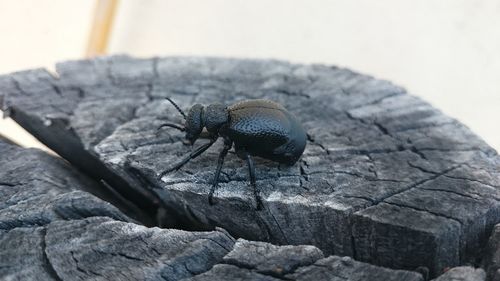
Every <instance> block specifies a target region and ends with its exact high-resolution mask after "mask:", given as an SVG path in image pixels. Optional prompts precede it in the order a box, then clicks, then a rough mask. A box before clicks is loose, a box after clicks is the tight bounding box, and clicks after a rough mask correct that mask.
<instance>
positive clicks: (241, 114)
mask: <svg viewBox="0 0 500 281" xmlns="http://www.w3.org/2000/svg"><path fill="white" fill-rule="evenodd" d="M167 100H168V101H170V103H172V105H173V106H175V108H176V109H177V110H178V111H179V113H180V114H181V115H182V116H183V117H184V119H185V121H186V122H185V125H184V126H182V125H178V124H172V123H165V124H162V125H161V126H160V127H159V128H158V129H161V128H162V127H172V128H176V129H178V130H181V131H183V132H186V139H187V140H188V141H189V142H190V143H191V144H192V145H193V144H194V142H195V141H196V140H197V139H198V138H200V137H206V138H208V139H209V140H210V141H209V142H208V143H206V144H203V145H201V146H200V147H198V148H196V149H195V150H193V151H192V152H191V153H190V154H189V155H187V156H186V157H185V158H183V159H182V160H181V161H180V162H179V163H177V164H176V165H175V166H174V167H172V168H170V169H168V170H166V171H164V172H162V173H161V174H160V176H159V178H160V179H161V178H162V177H163V176H164V175H165V174H166V173H168V172H171V171H174V170H178V169H179V168H181V167H182V166H183V165H184V164H186V163H187V162H188V161H189V160H190V159H193V158H195V157H197V156H198V155H200V154H201V153H203V152H204V151H205V150H207V149H208V148H209V147H210V146H212V144H214V143H215V141H216V140H217V139H218V138H219V137H222V138H223V139H224V148H223V149H222V151H221V152H220V154H219V159H218V161H217V169H216V170H215V175H214V180H213V183H212V188H211V189H210V193H209V195H208V201H209V203H210V204H211V205H212V204H213V194H214V191H215V188H216V187H217V184H218V180H219V175H220V171H221V168H222V164H223V163H224V157H226V155H227V152H228V151H229V149H231V147H232V146H233V144H234V149H235V152H236V155H238V157H239V158H241V159H243V160H246V162H247V165H248V170H249V174H250V183H251V185H252V187H253V192H254V196H255V199H256V201H257V208H258V209H260V208H261V207H262V201H261V198H260V194H259V193H260V192H259V189H258V188H257V185H256V184H255V167H254V164H253V160H252V156H259V157H262V158H265V159H269V160H272V161H276V162H279V163H283V164H286V165H293V164H295V162H297V160H298V159H299V158H300V156H301V155H302V153H303V152H304V149H305V147H306V132H305V130H304V129H303V128H302V125H301V124H300V123H299V121H298V120H297V118H296V117H295V116H293V115H292V114H291V113H290V112H288V111H287V110H286V109H285V108H284V107H283V106H281V105H280V104H278V103H276V102H273V101H270V100H263V99H258V100H244V101H241V102H238V103H236V104H233V105H231V106H229V107H226V106H224V105H222V104H218V103H215V104H210V105H208V106H207V107H204V106H203V105H201V104H195V105H193V106H192V107H191V109H189V112H188V114H187V116H186V114H184V112H183V111H182V109H180V108H179V106H178V105H177V104H175V103H174V102H173V101H172V100H171V99H170V98H167ZM203 128H206V132H203V133H202V130H203Z"/></svg>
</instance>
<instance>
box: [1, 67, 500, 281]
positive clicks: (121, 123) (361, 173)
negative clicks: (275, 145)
mask: <svg viewBox="0 0 500 281" xmlns="http://www.w3.org/2000/svg"><path fill="white" fill-rule="evenodd" d="M57 73H58V76H59V77H57V78H56V77H54V76H52V75H50V74H49V73H47V72H46V71H44V70H40V69H39V70H32V71H26V72H20V73H15V74H12V75H8V76H4V77H2V78H0V95H4V105H3V108H4V109H5V110H7V111H10V113H11V116H12V117H13V118H14V119H15V120H16V121H18V122H19V123H20V124H21V125H23V126H24V127H25V128H27V129H28V130H29V131H30V132H32V133H33V134H34V135H36V136H37V137H38V138H40V139H41V140H42V141H43V142H44V143H46V144H47V145H48V146H49V147H51V148H52V149H54V150H55V151H57V152H58V153H59V154H60V155H62V156H64V157H65V158H66V159H68V160H69V161H71V162H72V163H73V164H75V165H77V166H79V167H81V168H82V169H84V170H86V171H87V172H89V173H91V174H93V175H94V176H95V177H98V178H102V179H104V180H105V181H106V182H107V183H108V184H110V185H111V186H112V187H114V188H115V189H116V190H117V191H118V192H119V193H121V194H122V196H124V197H125V198H127V199H129V200H132V201H134V202H135V203H136V204H137V205H139V206H141V208H142V209H146V210H148V212H149V213H150V214H154V212H155V210H158V209H160V210H161V212H160V213H165V212H164V211H162V209H167V214H170V215H167V216H166V217H167V218H170V219H172V218H174V219H180V221H181V222H182V223H183V225H184V226H185V227H197V228H212V227H214V226H221V227H224V228H226V229H227V230H228V231H229V232H230V233H231V234H233V235H235V236H237V237H244V238H247V239H251V240H264V241H270V242H273V243H278V244H312V245H315V246H317V247H318V248H320V249H321V250H323V251H324V252H325V253H326V254H338V255H349V256H353V257H355V258H356V259H358V260H361V261H367V262H370V263H373V264H377V265H384V266H390V267H394V268H405V269H415V268H416V267H418V266H425V267H428V268H429V270H430V272H431V276H436V275H437V274H439V273H440V272H442V270H443V269H444V268H446V267H452V266H455V265H458V264H460V263H463V262H467V261H470V260H474V259H476V258H477V255H478V254H479V253H478V250H479V249H481V247H482V246H484V244H485V242H486V240H487V235H488V234H489V232H490V230H491V228H492V227H493V225H494V224H495V223H498V222H499V221H500V215H499V211H500V201H499V199H500V190H499V188H500V174H499V170H500V169H499V167H500V160H499V157H498V155H497V153H496V152H495V151H494V150H493V149H492V148H490V147H489V146H488V145H487V144H485V143H484V142H483V141H482V140H481V139H480V138H478V137H477V136H475V135H474V134H473V133H472V132H471V131H470V130H469V129H468V128H466V127H465V126H464V125H462V124H460V123H459V122H457V121H455V120H453V119H452V118H449V117H447V116H445V115H443V114H442V113H441V112H439V111H438V110H436V109H434V108H433V107H431V106H430V105H429V104H427V103H425V102H423V101H421V100H420V99H418V98H416V97H413V96H410V95H407V94H406V93H405V91H404V90H403V89H401V88H399V87H397V86H394V85H392V84H391V83H389V82H386V81H382V80H377V79H374V78H372V77H368V76H364V75H360V74H357V73H354V72H351V71H349V70H346V69H341V68H336V67H329V66H320V65H313V66H307V65H293V64H289V63H285V62H279V61H254V60H233V59H210V58H165V59H156V58H155V59H133V58H129V57H106V58H99V59H95V60H84V61H76V62H66V63H62V64H59V65H58V66H57ZM166 96H170V97H172V98H173V99H174V100H175V101H176V102H177V103H179V104H180V105H181V107H183V108H188V107H189V106H190V105H192V104H194V103H205V104H207V103H211V102H224V103H226V104H231V103H233V102H235V101H238V100H242V99H249V98H269V99H273V100H275V101H277V102H280V103H282V104H283V105H284V106H285V107H286V108H287V109H289V110H290V111H291V112H293V113H295V114H296V115H297V116H298V118H299V119H300V120H301V121H302V123H303V124H304V126H305V128H306V129H307V131H308V135H309V141H308V146H307V148H306V151H305V153H304V155H303V157H302V158H301V160H300V161H299V163H298V164H297V165H295V166H293V167H280V166H279V165H277V164H275V163H272V162H269V161H265V160H262V159H259V160H257V161H256V167H257V179H258V185H259V186H261V189H262V192H263V196H262V197H263V199H264V210H263V211H256V210H255V209H254V206H253V204H254V199H253V196H252V192H251V189H250V187H249V186H248V184H247V171H246V167H245V166H244V163H242V162H241V161H240V160H238V159H237V158H236V157H235V156H234V155H232V154H230V155H229V156H228V157H227V160H226V163H225V165H224V167H223V177H222V181H223V182H222V183H221V184H220V187H219V189H218V190H217V192H216V194H215V198H216V202H217V205H215V206H209V205H208V203H207V193H208V190H209V184H210V181H211V179H212V176H213V172H214V170H215V161H216V157H217V155H218V152H219V150H220V149H221V144H220V143H219V144H217V145H215V146H214V147H213V148H211V149H210V150H208V151H207V152H206V153H205V154H203V155H202V156H200V157H199V158H197V159H195V160H193V161H192V162H191V163H190V164H188V165H186V166H185V167H184V168H183V169H181V170H179V171H178V172H174V173H170V174H167V175H165V176H164V177H163V178H162V180H161V181H158V180H157V179H156V178H157V175H158V174H159V173H160V172H161V171H163V170H165V169H166V168H168V167H169V166H170V165H172V164H173V163H174V162H175V161H177V160H178V159H179V157H181V155H184V154H186V153H187V152H188V151H189V149H190V148H189V147H186V146H184V145H183V144H182V143H181V139H182V134H180V133H178V132H176V131H174V130H167V131H163V132H161V133H159V134H157V133H156V127H157V126H158V125H159V124H161V123H162V122H163V121H165V120H170V121H175V122H180V121H181V119H180V116H179V114H178V113H177V112H176V111H175V110H174V109H173V108H172V106H171V105H170V104H169V103H168V102H166V101H164V100H163V98H164V97H166ZM200 143H201V141H200ZM173 211H175V212H178V213H172V212H173Z"/></svg>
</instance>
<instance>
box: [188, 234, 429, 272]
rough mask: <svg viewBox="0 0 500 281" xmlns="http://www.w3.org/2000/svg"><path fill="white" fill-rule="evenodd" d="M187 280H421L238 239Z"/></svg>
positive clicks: (313, 251)
mask: <svg viewBox="0 0 500 281" xmlns="http://www.w3.org/2000/svg"><path fill="white" fill-rule="evenodd" d="M187 280H193V281H204V280H206V281H210V280H273V281H276V280H297V281H302V280H303V281H308V280H331V281H367V280H371V281H379V280H380V281H401V280H405V281H423V278H422V276H421V275H420V274H418V273H416V272H409V271H403V270H390V269H387V268H381V267H377V266H373V265H370V264H366V263H362V262H357V261H354V260H353V259H352V258H350V257H338V256H330V257H327V258H324V257H323V253H322V252H321V251H320V250H319V249H317V248H316V247H312V246H274V245H271V244H268V243H263V242H254V241H246V240H242V239H239V240H238V241H236V243H235V245H234V248H233V250H232V251H231V252H229V254H227V255H226V256H225V257H224V258H223V260H222V262H221V263H220V264H218V265H215V266H214V267H213V268H212V269H210V270H209V271H207V272H205V273H203V274H200V275H197V276H195V277H192V278H188V279H186V281H187Z"/></svg>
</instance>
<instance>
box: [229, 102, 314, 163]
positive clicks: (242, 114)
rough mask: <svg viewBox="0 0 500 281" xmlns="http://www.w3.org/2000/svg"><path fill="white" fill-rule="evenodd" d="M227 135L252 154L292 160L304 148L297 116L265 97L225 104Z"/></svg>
mask: <svg viewBox="0 0 500 281" xmlns="http://www.w3.org/2000/svg"><path fill="white" fill-rule="evenodd" d="M228 110H229V115H230V123H229V126H228V128H227V135H228V136H229V137H230V138H231V139H232V140H233V141H234V143H235V147H236V148H237V149H238V148H242V149H245V150H246V151H248V152H249V153H250V154H252V155H256V156H260V157H263V158H267V159H270V160H273V161H278V162H282V163H288V164H293V163H295V162H296V161H297V159H298V158H299V157H300V155H301V154H302V152H303V151H304V148H305V144H306V134H305V131H304V130H303V129H302V126H301V125H300V123H298V121H297V120H296V118H295V117H294V116H293V115H291V114H290V113H289V112H288V111H287V110H286V109H285V108H283V107H282V106H281V105H279V104H277V103H275V102H272V101H268V100H248V101H243V102H240V103H237V104H235V105H233V106H230V107H229V108H228Z"/></svg>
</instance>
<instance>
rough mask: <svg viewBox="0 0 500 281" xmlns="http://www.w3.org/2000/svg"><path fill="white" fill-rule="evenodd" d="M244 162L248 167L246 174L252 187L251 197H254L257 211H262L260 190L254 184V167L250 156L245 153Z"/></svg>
mask: <svg viewBox="0 0 500 281" xmlns="http://www.w3.org/2000/svg"><path fill="white" fill-rule="evenodd" d="M245 160H246V161H247V165H248V173H249V175H250V184H251V185H252V188H253V195H254V197H255V201H256V202H257V210H262V206H263V205H262V199H261V198H260V190H259V188H258V187H257V184H256V183H255V167H254V165H253V159H252V156H250V154H248V153H246V155H245Z"/></svg>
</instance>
